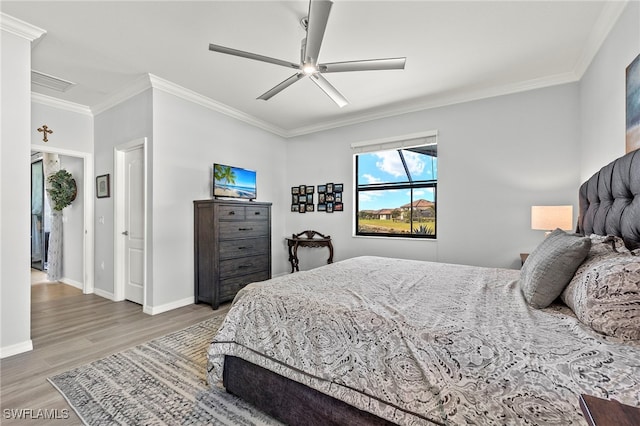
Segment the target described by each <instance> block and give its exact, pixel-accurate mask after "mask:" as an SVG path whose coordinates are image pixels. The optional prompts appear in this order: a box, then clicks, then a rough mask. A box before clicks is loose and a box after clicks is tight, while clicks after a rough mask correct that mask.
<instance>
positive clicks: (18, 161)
mask: <svg viewBox="0 0 640 426" xmlns="http://www.w3.org/2000/svg"><path fill="white" fill-rule="evenodd" d="M1 23H2V30H1V31H0V120H1V121H2V126H0V127H1V130H0V137H1V140H0V358H1V357H6V356H10V355H14V354H17V353H20V352H24V351H28V350H31V349H32V342H31V316H30V304H31V280H30V275H29V265H30V215H29V211H30V199H31V195H30V194H31V190H30V185H31V167H30V162H31V160H30V158H31V155H30V153H31V151H30V139H29V133H30V131H29V125H30V121H29V117H30V114H31V111H30V110H31V106H30V101H31V77H30V76H31V40H33V39H35V38H37V36H36V35H33V36H31V37H29V36H26V35H16V34H15V33H14V32H9V31H8V30H7V29H6V27H5V24H6V21H5V16H2V21H1ZM20 26H21V25H20ZM33 29H35V27H33ZM12 30H13V28H12ZM40 34H42V31H40Z"/></svg>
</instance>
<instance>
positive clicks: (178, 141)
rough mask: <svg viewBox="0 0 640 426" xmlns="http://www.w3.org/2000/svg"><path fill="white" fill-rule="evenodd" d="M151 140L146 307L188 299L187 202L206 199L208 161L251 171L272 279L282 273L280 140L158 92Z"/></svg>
mask: <svg viewBox="0 0 640 426" xmlns="http://www.w3.org/2000/svg"><path fill="white" fill-rule="evenodd" d="M153 137H154V146H153V186H154V191H153V206H152V209H153V231H152V233H153V236H154V241H153V265H154V267H153V287H154V291H153V298H152V299H150V300H152V304H153V306H156V307H158V306H163V305H166V304H169V303H171V302H173V301H177V300H185V299H188V300H191V301H192V300H193V295H194V290H193V286H194V281H193V277H194V275H193V268H194V260H193V238H194V236H193V201H194V200H202V199H210V198H212V196H211V193H212V186H211V179H212V166H213V163H214V162H219V163H223V164H229V165H234V166H238V167H242V168H247V169H252V170H256V171H257V185H258V194H257V195H258V199H257V201H266V202H271V203H273V205H272V213H273V215H272V216H273V220H272V235H273V243H272V245H273V274H274V275H277V274H280V273H283V272H285V262H284V259H285V257H286V256H285V251H284V249H283V248H282V246H281V244H280V241H281V240H282V238H283V237H284V220H285V216H284V215H283V214H282V212H283V211H284V210H285V209H288V205H287V204H286V203H287V202H288V200H289V196H288V194H286V187H285V167H286V164H287V159H286V143H285V142H284V140H283V139H282V138H281V137H279V136H276V135H273V134H271V133H268V132H266V131H264V130H261V129H258V128H256V127H253V126H251V125H248V124H246V123H243V122H241V121H239V120H236V119H233V118H230V117H228V116H226V115H223V114H221V113H218V112H215V111H212V110H211V109H208V108H205V107H203V106H200V105H197V104H195V103H193V102H189V101H186V100H183V99H181V98H179V97H177V96H175V95H172V94H169V93H166V92H164V91H162V90H158V89H154V91H153Z"/></svg>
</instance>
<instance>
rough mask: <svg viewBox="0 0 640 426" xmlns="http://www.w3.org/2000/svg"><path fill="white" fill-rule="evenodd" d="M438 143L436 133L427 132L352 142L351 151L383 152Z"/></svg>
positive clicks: (357, 152) (434, 131)
mask: <svg viewBox="0 0 640 426" xmlns="http://www.w3.org/2000/svg"><path fill="white" fill-rule="evenodd" d="M437 143H438V131H437V130H429V131H426V132H421V133H412V134H409V135H403V136H395V137H391V138H384V139H376V140H371V141H363V142H353V143H352V144H351V149H352V150H353V151H354V152H355V153H356V154H361V153H363V152H375V151H385V150H390V149H406V148H414V147H416V146H424V145H434V144H437Z"/></svg>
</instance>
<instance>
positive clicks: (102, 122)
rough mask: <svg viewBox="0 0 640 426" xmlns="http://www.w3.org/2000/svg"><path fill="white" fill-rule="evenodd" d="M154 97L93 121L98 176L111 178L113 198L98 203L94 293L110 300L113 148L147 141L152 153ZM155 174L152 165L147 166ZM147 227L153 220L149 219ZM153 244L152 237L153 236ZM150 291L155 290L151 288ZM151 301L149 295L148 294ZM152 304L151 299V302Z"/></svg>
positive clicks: (127, 103) (148, 94)
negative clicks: (143, 140)
mask: <svg viewBox="0 0 640 426" xmlns="http://www.w3.org/2000/svg"><path fill="white" fill-rule="evenodd" d="M152 134H153V124H152V93H151V89H148V90H146V91H144V92H142V93H140V94H138V95H136V96H134V97H132V98H130V99H127V100H126V101H124V102H122V103H120V104H118V105H116V106H114V107H112V108H110V109H107V110H106V111H103V112H101V113H99V114H97V115H96V116H95V117H94V140H95V145H94V153H95V175H96V176H99V175H104V174H109V175H110V176H111V197H109V198H96V200H95V221H94V224H95V284H94V286H95V292H96V294H98V295H101V296H103V297H107V298H113V293H114V257H113V255H114V240H113V238H114V210H113V209H114V196H113V193H114V191H113V189H114V148H115V147H116V146H118V145H121V144H124V143H128V142H131V141H133V140H135V139H140V138H144V137H147V138H148V148H149V150H150V151H153V138H152ZM148 167H149V170H153V165H152V164H149V165H148ZM147 226H151V220H150V218H149V217H147ZM151 239H152V240H153V236H151ZM151 266H152V265H151V263H149V264H148V265H147V269H148V270H147V279H148V280H152V279H153V277H152V275H151V274H150V269H151ZM147 290H148V291H151V290H152V289H151V288H150V287H148V289H147ZM147 297H149V294H147ZM149 300H151V299H149Z"/></svg>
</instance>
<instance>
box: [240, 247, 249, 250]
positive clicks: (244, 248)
mask: <svg viewBox="0 0 640 426" xmlns="http://www.w3.org/2000/svg"><path fill="white" fill-rule="evenodd" d="M246 249H247V247H238V250H246Z"/></svg>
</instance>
